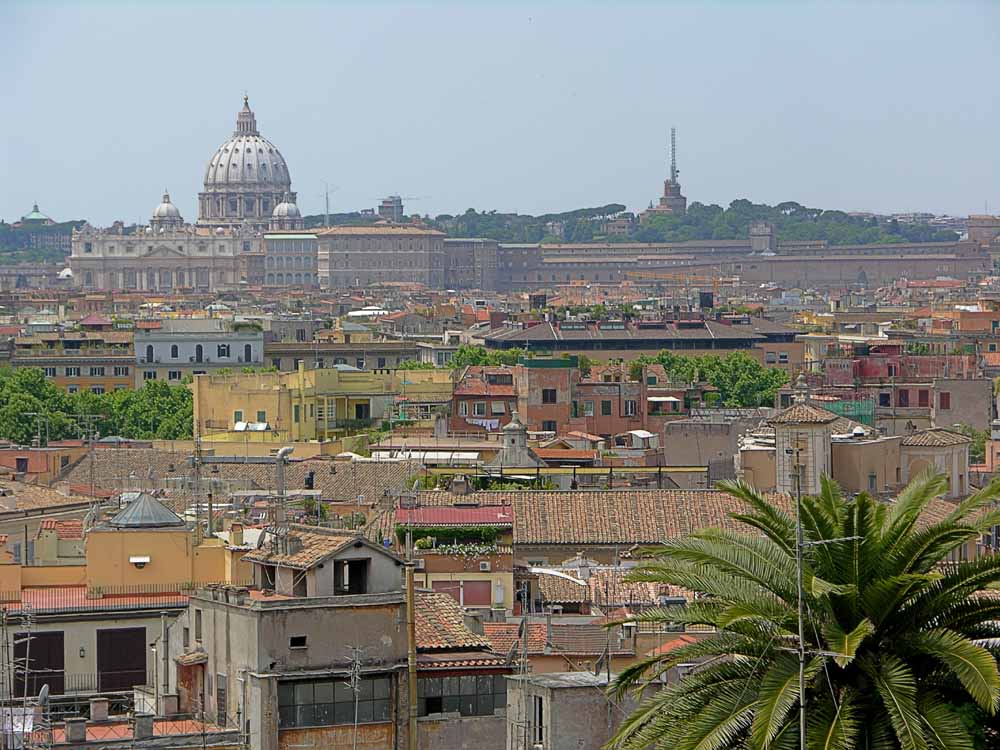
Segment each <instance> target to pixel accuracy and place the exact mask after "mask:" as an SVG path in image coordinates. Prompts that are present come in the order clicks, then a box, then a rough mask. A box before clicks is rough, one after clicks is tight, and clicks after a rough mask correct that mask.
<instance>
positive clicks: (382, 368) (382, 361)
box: [378, 357, 385, 370]
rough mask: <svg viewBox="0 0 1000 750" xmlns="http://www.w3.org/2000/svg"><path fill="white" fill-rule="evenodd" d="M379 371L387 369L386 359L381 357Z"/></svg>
mask: <svg viewBox="0 0 1000 750" xmlns="http://www.w3.org/2000/svg"><path fill="white" fill-rule="evenodd" d="M378 369H380V370H384V369H385V357H379V358H378Z"/></svg>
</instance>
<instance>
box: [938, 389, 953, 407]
mask: <svg viewBox="0 0 1000 750" xmlns="http://www.w3.org/2000/svg"><path fill="white" fill-rule="evenodd" d="M938 408H939V409H941V411H948V410H949V409H951V393H949V392H948V391H943V392H941V393H939V394H938Z"/></svg>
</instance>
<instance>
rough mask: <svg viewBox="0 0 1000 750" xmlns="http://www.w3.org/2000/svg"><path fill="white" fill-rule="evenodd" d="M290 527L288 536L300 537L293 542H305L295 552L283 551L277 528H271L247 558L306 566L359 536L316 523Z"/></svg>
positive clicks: (257, 561) (269, 563) (310, 565)
mask: <svg viewBox="0 0 1000 750" xmlns="http://www.w3.org/2000/svg"><path fill="white" fill-rule="evenodd" d="M288 529H289V531H288V536H289V537H290V538H291V539H292V540H297V541H293V542H292V543H293V544H296V543H297V544H299V545H301V547H300V548H299V549H298V550H297V551H295V552H291V553H288V552H283V551H281V549H280V548H279V546H278V544H277V538H276V537H275V535H274V532H273V531H271V530H267V531H265V532H264V533H263V534H262V535H261V545H262V546H261V547H258V548H257V549H255V550H253V551H252V552H248V553H247V554H245V555H243V559H244V560H246V561H247V562H256V563H266V564H268V565H280V566H282V567H287V568H299V569H302V570H306V569H308V568H311V567H313V566H314V565H316V564H318V563H320V562H322V561H323V560H325V559H326V558H327V557H329V556H330V555H333V554H335V553H336V552H338V551H340V550H341V549H343V548H344V547H346V546H347V545H349V544H350V543H352V542H353V541H354V540H355V539H357V536H356V535H355V534H354V533H350V532H348V533H345V532H343V531H331V530H328V529H321V528H318V527H315V526H303V525H301V524H289V525H288Z"/></svg>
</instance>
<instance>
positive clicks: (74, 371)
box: [65, 367, 80, 378]
mask: <svg viewBox="0 0 1000 750" xmlns="http://www.w3.org/2000/svg"><path fill="white" fill-rule="evenodd" d="M65 372H66V377H67V378H78V377H80V368H79V367H67V368H66V370H65Z"/></svg>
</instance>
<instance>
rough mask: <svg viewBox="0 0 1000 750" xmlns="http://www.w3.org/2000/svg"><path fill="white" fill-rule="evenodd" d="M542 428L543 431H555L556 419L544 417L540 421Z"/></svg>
mask: <svg viewBox="0 0 1000 750" xmlns="http://www.w3.org/2000/svg"><path fill="white" fill-rule="evenodd" d="M542 429H543V430H545V432H555V431H556V430H557V425H556V421H555V420H554V419H546V420H544V421H543V422H542Z"/></svg>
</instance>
